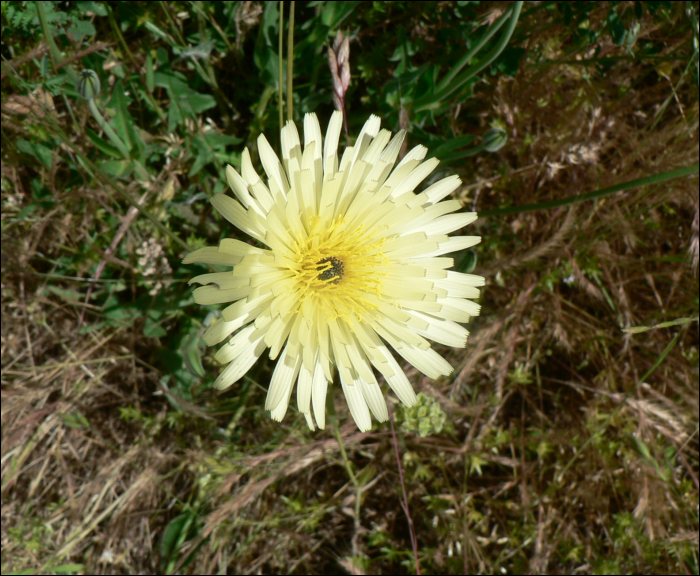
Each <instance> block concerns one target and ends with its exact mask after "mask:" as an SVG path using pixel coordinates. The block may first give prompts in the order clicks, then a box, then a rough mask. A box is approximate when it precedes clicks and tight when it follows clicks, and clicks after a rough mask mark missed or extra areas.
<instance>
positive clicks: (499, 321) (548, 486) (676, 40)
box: [1, 2, 699, 574]
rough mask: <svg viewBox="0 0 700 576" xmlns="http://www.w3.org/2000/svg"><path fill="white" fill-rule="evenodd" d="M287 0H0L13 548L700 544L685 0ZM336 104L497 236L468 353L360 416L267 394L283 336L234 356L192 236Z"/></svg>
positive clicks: (218, 225)
mask: <svg viewBox="0 0 700 576" xmlns="http://www.w3.org/2000/svg"><path fill="white" fill-rule="evenodd" d="M290 4H291V3H289V2H285V3H284V12H283V15H284V16H283V19H281V18H280V4H279V3H273V2H265V3H263V2H228V3H219V2H190V3H187V2H161V3H152V2H144V3H134V2H128V3H102V2H46V3H45V2H4V3H2V56H3V60H2V327H1V334H2V341H1V343H2V348H1V351H2V528H1V530H2V570H3V573H5V572H8V573H9V572H15V573H20V572H21V573H34V572H36V573H96V574H102V573H105V574H106V573H175V572H176V573H212V572H214V571H217V572H222V573H261V572H265V573H268V572H270V573H352V574H363V573H416V572H417V571H420V572H422V573H450V574H452V573H476V572H478V573H576V574H600V573H605V574H610V573H647V574H648V573H660V574H686V573H688V574H692V573H697V572H698V529H699V527H698V473H699V471H698V416H697V415H698V409H699V407H698V378H699V374H698V359H699V354H698V346H699V344H698V329H697V322H698V304H699V303H698V274H697V266H698V250H699V243H698V179H697V172H698V148H699V142H698V22H697V17H696V12H697V3H692V2H610V3H608V2H576V3H567V2H532V3H526V4H524V5H522V6H520V4H519V3H500V2H499V3H476V2H439V3H434V2H433V3H424V2H374V3H372V2H296V3H294V12H293V14H294V18H293V20H292V19H291V11H290V8H291V7H290ZM516 7H517V9H518V10H521V11H520V14H519V18H517V19H515V18H510V17H509V16H512V15H513V11H514V10H515V9H516ZM281 20H282V22H283V24H282V29H281V30H280V21H281ZM516 21H517V23H516ZM290 22H293V27H292V30H293V32H294V36H293V40H292V44H293V50H292V51H289V50H288V48H287V43H288V36H287V34H288V31H289V29H290ZM511 23H512V24H513V27H512V29H509V26H510V25H511ZM491 32H493V33H491ZM504 38H505V39H506V40H507V42H504ZM482 44H483V45H482ZM281 45H283V46H284V47H283V56H284V57H286V55H287V54H289V53H290V52H291V53H292V54H293V74H292V79H293V89H292V90H291V91H289V90H288V89H287V86H288V83H287V82H288V80H289V77H288V76H285V74H287V68H286V65H285V66H282V67H281V66H280V58H279V54H280V46H281ZM348 48H349V52H348V51H347V49H348ZM329 51H330V53H331V54H332V56H331V57H330V63H329ZM472 52H473V53H474V54H475V55H474V56H473V58H471V59H470V56H471V53H472ZM490 56H493V58H490ZM346 68H347V70H348V71H349V76H348V75H347V74H346V73H345V72H344V70H345V69H346ZM334 72H335V75H334ZM287 97H290V98H291V100H292V101H291V104H290V103H289V102H288V101H287ZM280 102H281V104H280ZM336 108H341V109H344V110H345V112H346V120H347V134H349V135H350V137H354V136H355V135H357V134H358V133H359V131H360V128H361V127H362V125H363V124H364V123H365V121H366V120H367V118H368V117H369V116H370V114H377V115H378V116H379V117H381V119H382V127H384V128H388V129H389V130H391V131H392V132H394V133H395V132H397V131H398V130H399V129H405V130H407V131H408V136H407V149H408V150H410V148H412V147H413V146H415V145H417V144H423V145H425V146H426V147H427V148H428V150H429V157H430V156H436V157H437V158H439V159H440V161H441V163H440V166H439V167H438V169H437V170H436V172H435V174H434V175H433V176H434V177H435V178H436V179H437V178H440V177H445V176H447V175H449V174H458V175H459V176H460V178H461V180H462V186H461V187H460V188H459V189H458V190H457V191H456V192H455V193H454V194H453V198H454V199H457V200H459V201H460V202H461V203H462V205H463V207H464V210H466V211H477V212H479V220H477V221H476V222H475V223H474V224H472V225H470V229H472V228H475V229H476V232H472V231H471V230H470V231H469V232H468V233H476V234H479V235H480V236H482V237H483V241H482V243H481V244H479V245H478V246H475V247H474V248H471V249H468V250H465V251H463V252H461V253H458V254H455V255H454V256H455V269H457V270H459V271H462V272H468V273H474V274H479V275H482V276H485V277H486V286H485V287H484V289H483V291H482V295H481V298H480V299H479V303H480V305H481V315H480V316H478V317H476V318H473V319H472V321H471V323H470V324H469V325H468V328H469V330H470V332H471V335H470V337H469V342H468V344H467V347H466V348H465V349H451V348H448V347H444V346H436V349H437V350H438V351H439V352H440V353H441V354H442V355H443V356H444V357H445V358H446V359H447V360H448V361H449V362H450V364H451V365H452V366H453V367H454V372H453V373H452V374H451V375H449V376H445V377H441V378H439V379H437V380H431V379H429V378H426V377H424V376H422V375H421V374H420V373H419V372H418V371H417V370H415V369H414V368H412V367H411V366H410V365H409V364H407V363H404V362H403V361H402V360H401V358H398V360H399V362H400V363H401V365H402V367H403V368H404V369H405V371H406V374H407V376H408V378H409V381H410V382H411V384H412V385H413V387H414V389H415V390H416V392H418V393H419V394H418V398H419V402H418V404H417V405H416V406H415V407H413V408H409V409H405V408H403V407H402V406H401V404H400V402H398V401H396V399H395V398H392V396H391V395H387V399H388V403H389V408H390V410H391V413H392V421H391V422H387V423H377V422H374V423H373V425H372V429H371V430H370V431H369V432H365V433H363V432H360V431H359V430H358V429H357V426H356V425H355V423H354V422H353V420H352V418H351V416H350V414H349V411H348V408H347V404H346V401H345V398H344V397H343V395H342V394H341V393H340V392H339V391H338V389H339V385H337V378H336V386H334V387H332V389H333V390H335V391H334V393H332V394H331V395H330V400H329V401H328V403H327V409H328V416H327V420H328V421H327V426H326V429H325V430H316V431H314V432H312V431H310V430H309V429H308V427H307V424H306V421H305V418H304V416H303V414H301V413H299V412H298V411H297V410H296V407H295V404H294V403H292V405H291V407H290V409H289V411H288V413H287V415H286V417H285V419H284V420H283V422H282V423H278V422H274V421H272V420H271V419H270V417H269V413H268V412H266V411H265V409H264V404H265V395H266V392H267V388H268V385H269V382H270V377H271V374H272V370H273V369H274V365H275V363H274V362H273V361H271V360H268V359H267V357H266V356H263V357H262V358H261V359H260V360H259V361H258V362H257V363H256V364H255V365H254V366H253V368H251V370H250V371H249V372H248V373H247V374H246V376H245V377H244V378H243V379H241V380H240V381H239V382H237V383H236V384H235V385H234V386H232V387H231V388H230V389H229V390H227V391H224V392H223V393H221V392H219V391H217V390H215V389H214V388H213V386H212V384H213V382H214V381H215V379H216V377H217V376H218V374H219V372H220V370H221V368H220V366H219V365H218V364H217V363H216V362H215V361H214V354H215V351H216V349H215V348H214V349H209V348H207V347H206V346H204V344H203V342H202V340H201V337H202V334H203V333H204V332H205V330H206V329H207V327H208V326H209V325H210V324H211V323H212V322H215V321H216V319H217V312H216V310H217V309H218V308H221V307H220V306H210V307H208V308H204V309H203V308H202V307H201V306H199V305H198V304H196V303H195V302H194V299H193V296H192V287H191V286H188V284H187V282H188V281H189V279H190V278H191V277H192V276H194V275H196V274H202V273H206V272H208V271H210V270H208V269H207V268H206V267H204V266H201V265H192V264H186V265H183V264H182V259H183V257H184V256H185V255H186V254H187V253H189V252H192V251H193V250H196V249H198V248H201V247H203V246H205V245H215V244H218V242H219V241H220V240H221V239H222V238H226V237H229V238H239V239H241V240H244V241H245V240H247V238H246V237H245V235H243V234H241V233H239V232H238V231H237V230H236V229H234V228H233V226H231V225H230V224H228V222H226V221H225V220H224V219H223V218H222V217H221V216H220V215H219V214H218V213H217V212H216V211H215V210H214V209H213V208H212V206H211V204H210V203H209V201H208V199H209V198H210V197H212V196H213V195H214V194H217V193H219V192H223V191H225V190H227V188H228V184H227V182H226V178H225V166H226V165H227V164H231V165H233V166H234V167H236V168H237V169H238V168H239V167H240V164H241V155H242V152H243V149H244V148H245V147H246V146H247V147H249V148H250V149H251V152H252V155H253V163H254V164H255V165H256V167H258V168H259V166H260V164H259V160H258V158H257V155H258V154H257V146H256V141H257V138H258V136H259V135H260V134H262V133H264V134H265V135H266V136H267V137H268V139H269V140H270V143H271V145H272V146H273V148H275V149H276V150H277V151H278V152H279V149H280V141H279V129H280V125H281V123H282V121H283V119H284V118H286V115H287V113H288V112H289V111H290V110H292V111H293V116H294V119H295V120H296V122H297V126H301V125H302V123H303V116H304V114H305V113H306V112H315V113H316V114H317V115H318V117H319V119H320V122H321V126H322V127H324V128H325V125H327V123H328V120H329V118H330V117H331V114H332V113H333V110H334V109H336ZM345 138H346V136H345V130H344V131H343V134H341V147H344V145H345V144H346V143H347V142H346V141H345ZM349 143H350V144H352V141H350V142H349ZM405 152H406V150H403V153H405ZM428 183H430V182H428ZM384 389H385V390H386V385H384ZM397 457H398V458H397ZM402 484H403V485H404V486H405V492H404V489H403V488H402ZM409 518H410V520H409ZM414 549H415V552H414Z"/></svg>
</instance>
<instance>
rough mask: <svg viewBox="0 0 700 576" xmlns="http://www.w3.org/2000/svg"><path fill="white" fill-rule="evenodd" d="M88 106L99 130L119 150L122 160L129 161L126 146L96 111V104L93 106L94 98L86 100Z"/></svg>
mask: <svg viewBox="0 0 700 576" xmlns="http://www.w3.org/2000/svg"><path fill="white" fill-rule="evenodd" d="M88 106H90V111H91V112H92V115H93V116H94V117H95V120H97V123H98V124H99V125H100V128H102V130H103V131H104V133H105V134H106V135H107V137H108V138H109V139H110V140H111V141H112V144H114V145H115V146H116V147H117V148H118V149H119V152H121V154H122V156H124V158H126V159H127V160H129V158H130V154H129V149H128V148H127V147H126V144H124V142H123V140H122V139H121V138H120V137H119V136H118V135H117V133H116V132H115V131H114V130H113V129H112V127H111V126H110V125H109V122H107V120H105V118H104V116H102V113H101V112H100V111H99V110H98V109H97V104H95V99H94V98H90V99H89V100H88Z"/></svg>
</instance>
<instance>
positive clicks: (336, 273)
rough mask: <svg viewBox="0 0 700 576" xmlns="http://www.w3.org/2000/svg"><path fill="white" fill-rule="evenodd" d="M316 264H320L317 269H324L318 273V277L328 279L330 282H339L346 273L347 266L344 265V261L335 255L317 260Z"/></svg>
mask: <svg viewBox="0 0 700 576" xmlns="http://www.w3.org/2000/svg"><path fill="white" fill-rule="evenodd" d="M316 264H318V266H316V270H319V271H322V272H321V273H320V274H319V275H318V279H319V280H323V281H328V283H329V284H338V282H340V279H341V278H342V277H343V274H345V266H344V265H343V261H342V260H339V259H338V258H336V257H335V256H330V257H328V258H323V259H321V260H319V261H318V262H316ZM329 264H330V265H329Z"/></svg>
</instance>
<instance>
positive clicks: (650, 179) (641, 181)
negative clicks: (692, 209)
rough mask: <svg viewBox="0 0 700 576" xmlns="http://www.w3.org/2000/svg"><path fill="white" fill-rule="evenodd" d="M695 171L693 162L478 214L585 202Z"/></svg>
mask: <svg viewBox="0 0 700 576" xmlns="http://www.w3.org/2000/svg"><path fill="white" fill-rule="evenodd" d="M697 173H698V163H695V164H693V165H692V166H685V167H683V168H678V169H677V170H672V171H671V172H665V173H664V174H656V175H654V176H647V177H645V178H638V179H637V180H630V181H629V182H623V183H622V184H615V185H613V186H609V187H607V188H603V189H602V190H596V191H595V192H589V193H588V194H579V195H577V196H569V197H568V198H561V199H559V200H550V201H549V202H541V203H539V204H525V205H522V206H510V207H508V208H496V209H495V210H484V211H482V212H479V216H481V217H488V216H505V215H507V214H521V213H523V212H532V211H535V210H549V209H551V208H557V207H559V206H566V205H568V204H576V203H577V202H585V201H586V200H594V199H595V198H602V197H604V196H610V195H611V194H614V193H615V192H622V191H624V190H631V189H632V188H638V187H639V186H646V185H648V184H659V183H661V182H666V181H667V180H673V179H674V178H681V177H683V176H688V175H690V174H697Z"/></svg>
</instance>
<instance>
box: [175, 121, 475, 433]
mask: <svg viewBox="0 0 700 576" xmlns="http://www.w3.org/2000/svg"><path fill="white" fill-rule="evenodd" d="M342 121H343V119H342V115H341V113H340V112H335V113H334V114H333V116H332V118H331V121H330V123H329V126H328V131H327V133H326V138H325V143H324V141H323V137H322V135H321V129H320V126H319V123H318V119H317V118H316V115H315V114H307V115H306V117H305V118H304V146H303V149H302V145H301V141H300V139H299V134H298V132H297V129H296V127H295V125H294V123H292V122H288V123H287V125H286V126H285V127H284V128H283V129H282V134H281V136H282V162H280V160H279V158H278V157H277V155H276V154H275V153H274V151H273V150H272V147H271V146H270V144H269V143H268V141H267V140H266V138H265V136H264V135H261V136H260V137H259V138H258V150H259V153H260V159H261V161H262V165H263V168H264V170H265V174H266V176H267V179H266V182H264V181H263V180H262V179H261V178H260V177H259V176H258V174H257V172H256V171H255V169H254V168H253V164H252V162H251V159H250V154H249V152H248V150H247V149H246V150H245V151H244V152H243V159H242V166H241V174H239V173H238V172H236V170H234V169H233V168H232V167H231V166H228V167H227V168H226V177H227V179H228V183H229V185H230V186H231V189H232V190H233V193H234V194H235V196H236V198H237V200H236V199H234V198H232V197H231V196H228V195H226V194H218V195H216V196H214V197H213V198H212V204H213V205H214V207H215V208H216V209H217V210H218V211H219V212H220V213H221V214H222V215H223V216H224V217H225V218H226V219H227V220H228V221H229V222H231V223H232V224H233V225H234V226H236V227H237V228H239V229H240V230H242V231H243V232H245V233H246V234H248V235H249V236H251V237H252V238H254V239H255V240H257V241H258V242H259V244H260V245H261V246H263V247H256V246H252V245H250V244H247V243H245V242H242V241H240V240H234V239H224V240H222V241H221V243H220V244H219V246H218V247H207V248H201V249H199V250H196V251H195V252H192V253H191V254H189V255H187V257H185V259H184V263H185V264H188V263H194V262H199V263H205V264H218V265H223V266H231V267H233V270H232V271H228V272H216V273H212V274H203V275H201V276H197V277H196V278H193V279H192V281H191V282H195V283H198V284H202V286H201V287H199V288H197V289H196V290H195V291H194V299H195V301H196V302H198V303H199V304H222V303H226V302H232V304H230V305H229V306H228V307H227V308H225V309H224V310H223V320H220V321H218V322H216V323H215V324H214V325H212V326H211V327H210V328H209V329H208V330H207V331H206V333H205V334H204V340H205V342H206V343H207V344H208V345H209V346H212V345H214V344H218V343H220V342H223V341H224V340H227V339H228V342H227V343H226V344H224V345H223V346H222V347H221V348H220V349H219V350H218V352H217V353H216V359H217V360H218V361H219V362H221V363H222V364H228V366H227V367H226V368H225V369H224V370H223V371H222V373H221V375H220V376H219V378H218V379H217V380H216V383H215V386H216V387H217V388H227V387H229V386H231V385H232V384H233V383H234V382H236V381H237V380H238V379H239V378H241V377H242V376H243V375H244V374H245V373H246V372H247V371H248V369H249V368H250V367H251V366H252V365H253V364H254V363H255V362H256V360H257V359H258V358H259V357H260V356H261V355H262V354H263V352H265V350H266V349H267V348H269V349H270V358H272V359H273V360H274V359H276V358H279V359H278V360H277V364H276V366H275V369H274V372H273V374H272V379H271V382H270V387H269V390H268V393H267V401H266V403H265V409H266V410H269V411H270V412H271V415H272V418H273V419H274V420H277V421H281V420H282V418H283V417H284V415H285V413H286V412H287V407H288V405H289V400H290V397H291V394H292V390H293V388H294V384H295V383H296V384H297V386H296V389H297V405H298V408H299V411H300V412H302V413H303V414H304V415H305V416H306V421H307V423H308V424H309V427H311V429H312V430H313V428H314V421H313V418H312V416H311V411H312V407H313V414H314V416H315V419H316V424H317V425H318V426H319V427H320V428H323V427H324V426H325V398H326V391H327V386H328V383H329V382H332V381H333V376H334V367H337V369H338V373H339V375H340V383H341V386H342V388H343V392H344V393H345V397H346V399H347V403H348V406H349V408H350V412H351V413H352V416H353V418H354V419H355V422H356V423H357V425H358V427H359V428H360V430H362V431H366V430H369V429H370V428H371V417H370V412H371V413H372V414H373V415H374V417H375V418H376V419H377V420H379V421H384V420H387V419H388V413H387V406H386V401H385V400H384V397H383V395H382V392H381V389H380V387H379V384H378V383H377V379H376V377H375V373H374V370H373V367H374V368H376V370H377V371H378V372H379V373H380V374H382V375H383V376H384V378H385V379H386V381H387V382H388V384H389V386H390V387H391V388H392V390H393V391H394V392H395V393H396V395H397V396H398V397H399V398H400V399H401V401H402V402H403V403H404V404H406V405H407V406H412V405H413V404H415V402H416V395H415V393H414V391H413V388H412V386H411V384H410V383H409V381H408V378H406V375H405V374H404V372H403V370H402V369H401V367H400V366H399V364H398V363H397V361H396V360H395V359H394V356H393V354H392V352H391V350H390V349H389V346H391V347H392V348H393V349H394V350H396V352H398V353H399V354H400V355H401V356H402V357H403V358H404V359H405V360H406V361H408V362H409V363H411V364H412V365H413V366H415V367H416V368H417V369H418V370H420V371H421V372H423V373H424V374H426V375H427V376H429V377H431V378H438V377H439V376H442V375H447V374H449V373H450V372H451V371H452V366H450V364H449V363H448V362H447V361H446V360H445V359H444V358H443V357H442V356H440V355H439V354H438V353H437V352H435V350H433V349H432V348H431V347H430V342H429V340H432V341H434V342H437V343H440V344H444V345H447V346H454V347H458V348H463V347H464V346H465V345H466V342H467V336H468V334H469V333H468V332H467V330H466V329H465V328H464V327H463V326H461V325H460V324H459V323H464V322H467V321H468V320H469V318H470V317H471V316H475V315H477V314H478V313H479V305H478V304H476V303H475V302H473V301H472V300H470V299H471V298H477V297H478V296H479V290H478V288H477V287H478V286H483V284H484V279H483V278H482V277H480V276H474V275H471V274H462V273H459V272H454V271H451V270H448V268H450V267H452V265H453V259H452V258H447V257H444V256H443V255H444V254H449V253H451V252H456V251H458V250H463V249H465V248H469V247H471V246H474V245H475V244H477V243H478V242H479V241H480V238H479V237H478V236H453V237H448V236H447V234H448V233H450V232H454V231H455V230H459V229H461V228H463V227H464V226H466V225H467V224H469V223H471V222H473V221H474V220H475V219H476V213H473V212H469V213H464V212H462V213H458V214H451V213H452V212H455V211H456V210H458V209H459V208H460V207H461V205H460V203H459V202H458V201H457V200H446V201H441V200H443V198H445V197H446V196H448V195H449V194H450V193H451V192H453V191H454V190H455V189H456V188H457V187H458V186H459V184H460V179H459V178H458V177H457V176H450V177H447V178H444V179H443V180H440V181H439V182H436V183H435V184H433V185H432V186H430V187H428V188H427V189H426V190H424V191H423V192H421V193H420V194H416V193H415V192H414V190H415V189H416V187H417V186H418V185H419V184H420V183H421V182H422V181H423V180H425V178H427V177H428V175H429V174H430V173H431V172H432V171H433V170H434V169H435V167H436V166H437V165H438V161H437V160H436V159H434V158H433V159H430V160H427V161H423V159H424V157H425V155H426V152H427V149H426V148H425V147H424V146H417V147H415V148H414V149H413V150H411V151H410V152H409V153H408V154H407V155H406V156H405V157H404V158H403V159H402V160H401V161H400V162H399V163H398V164H397V165H396V166H395V167H394V164H395V163H396V159H397V157H398V154H399V149H400V147H401V144H402V142H403V139H404V137H405V132H404V131H401V132H399V133H398V134H397V135H396V136H394V138H391V133H390V132H389V131H388V130H380V129H379V127H380V119H379V118H378V117H377V116H371V117H370V118H369V120H368V121H367V123H366V124H365V125H364V127H363V128H362V130H361V132H360V135H359V136H358V137H357V141H356V142H355V145H354V146H349V147H347V148H346V149H345V152H344V153H343V156H342V158H340V160H339V158H338V139H339V136H340V130H341V126H342Z"/></svg>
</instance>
